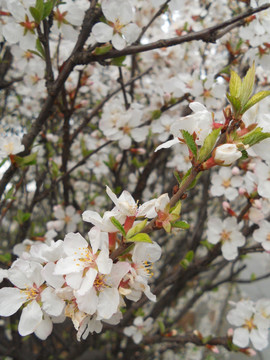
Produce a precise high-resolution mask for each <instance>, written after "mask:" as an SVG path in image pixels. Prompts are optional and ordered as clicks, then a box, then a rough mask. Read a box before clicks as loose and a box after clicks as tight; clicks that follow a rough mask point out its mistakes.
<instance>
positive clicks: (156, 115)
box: [151, 110, 162, 120]
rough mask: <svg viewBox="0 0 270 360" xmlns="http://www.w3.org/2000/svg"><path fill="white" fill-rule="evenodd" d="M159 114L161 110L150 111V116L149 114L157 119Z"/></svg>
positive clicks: (153, 118)
mask: <svg viewBox="0 0 270 360" xmlns="http://www.w3.org/2000/svg"><path fill="white" fill-rule="evenodd" d="M161 114H162V112H161V110H154V111H152V116H151V118H152V120H156V119H159V118H160V116H161Z"/></svg>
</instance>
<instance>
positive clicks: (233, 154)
mask: <svg viewBox="0 0 270 360" xmlns="http://www.w3.org/2000/svg"><path fill="white" fill-rule="evenodd" d="M241 156H242V153H241V151H239V150H238V148H237V146H236V144H223V145H220V146H218V147H217V148H216V149H215V154H214V161H215V162H216V163H217V164H218V165H223V166H226V165H231V164H232V163H233V162H234V161H236V160H237V159H239V158H240V157H241Z"/></svg>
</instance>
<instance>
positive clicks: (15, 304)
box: [0, 287, 27, 316]
mask: <svg viewBox="0 0 270 360" xmlns="http://www.w3.org/2000/svg"><path fill="white" fill-rule="evenodd" d="M26 300H27V295H26V294H25V293H23V292H22V291H21V290H20V289H17V288H9V287H4V288H2V289H0V315H1V316H10V315H13V314H14V313H15V312H16V311H18V310H19V308H20V307H21V306H22V304H23V303H25V301H26Z"/></svg>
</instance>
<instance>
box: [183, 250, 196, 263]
mask: <svg viewBox="0 0 270 360" xmlns="http://www.w3.org/2000/svg"><path fill="white" fill-rule="evenodd" d="M193 258H194V252H193V251H192V250H190V251H189V252H188V253H187V254H186V256H185V259H186V260H187V261H188V262H191V261H192V260H193Z"/></svg>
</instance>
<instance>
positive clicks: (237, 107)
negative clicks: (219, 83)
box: [226, 93, 241, 114]
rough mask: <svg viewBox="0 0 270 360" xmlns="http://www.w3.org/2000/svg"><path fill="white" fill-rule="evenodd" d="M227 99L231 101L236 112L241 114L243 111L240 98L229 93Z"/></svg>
mask: <svg viewBox="0 0 270 360" xmlns="http://www.w3.org/2000/svg"><path fill="white" fill-rule="evenodd" d="M226 96H227V99H228V100H229V102H230V103H231V105H232V107H233V110H234V112H235V113H236V114H239V113H240V111H241V102H240V100H239V98H236V97H234V96H231V95H230V94H228V93H227V95H226Z"/></svg>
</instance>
